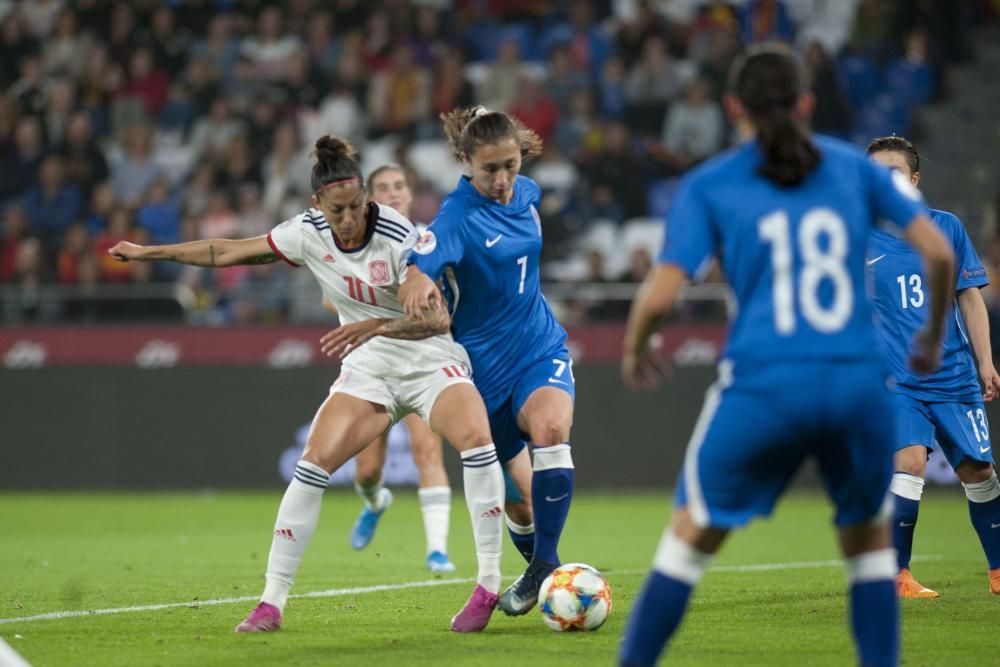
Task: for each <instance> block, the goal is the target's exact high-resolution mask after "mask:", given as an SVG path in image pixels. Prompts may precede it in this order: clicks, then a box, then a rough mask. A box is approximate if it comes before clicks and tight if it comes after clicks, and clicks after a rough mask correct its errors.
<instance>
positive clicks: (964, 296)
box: [958, 287, 1000, 401]
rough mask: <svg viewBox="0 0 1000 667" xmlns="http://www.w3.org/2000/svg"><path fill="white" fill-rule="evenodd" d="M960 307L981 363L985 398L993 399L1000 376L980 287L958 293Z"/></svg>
mask: <svg viewBox="0 0 1000 667" xmlns="http://www.w3.org/2000/svg"><path fill="white" fill-rule="evenodd" d="M958 308H959V310H961V311H962V319H963V320H964V321H965V328H966V330H967V331H968V334H969V342H970V343H972V351H973V352H975V353H976V360H977V361H978V365H979V379H980V380H981V381H982V383H983V398H984V399H985V400H987V401H992V400H993V399H994V398H996V397H997V394H998V392H1000V376H998V375H997V370H996V368H994V366H993V348H992V346H991V345H990V318H989V315H988V314H987V312H986V302H985V301H983V295H982V294H981V293H980V291H979V288H978V287H970V288H968V289H964V290H962V291H961V292H959V293H958Z"/></svg>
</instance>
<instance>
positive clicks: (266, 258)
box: [240, 252, 278, 264]
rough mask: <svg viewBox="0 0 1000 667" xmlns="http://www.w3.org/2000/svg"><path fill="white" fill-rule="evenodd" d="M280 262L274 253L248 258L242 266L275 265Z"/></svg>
mask: <svg viewBox="0 0 1000 667" xmlns="http://www.w3.org/2000/svg"><path fill="white" fill-rule="evenodd" d="M277 261H278V256H277V255H275V254H274V253H273V252H267V253H264V254H262V255H254V256H252V257H247V258H246V259H244V260H243V261H242V262H240V263H241V264H273V263H274V262H277Z"/></svg>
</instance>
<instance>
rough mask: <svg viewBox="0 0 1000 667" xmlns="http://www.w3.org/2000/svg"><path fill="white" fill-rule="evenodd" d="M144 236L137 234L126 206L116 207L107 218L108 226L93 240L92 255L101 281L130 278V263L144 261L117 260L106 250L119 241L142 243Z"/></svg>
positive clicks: (119, 281) (128, 280)
mask: <svg viewBox="0 0 1000 667" xmlns="http://www.w3.org/2000/svg"><path fill="white" fill-rule="evenodd" d="M144 239H145V237H144V236H142V235H140V234H137V233H136V231H135V229H134V227H133V225H132V214H131V213H129V211H128V209H126V208H122V207H119V208H116V209H115V210H114V211H112V212H111V217H110V218H108V228H107V229H106V230H104V232H103V233H101V234H100V235H99V236H98V237H97V238H96V239H95V240H94V245H93V252H94V255H95V256H96V257H97V259H98V262H99V263H100V268H101V271H100V273H101V281H102V282H106V283H127V282H130V281H131V280H132V265H133V264H143V263H144V262H119V261H118V260H116V259H115V258H114V257H112V256H111V255H109V254H108V250H109V249H111V248H113V247H114V246H115V244H117V243H120V242H121V241H130V242H132V243H142V242H143V241H144Z"/></svg>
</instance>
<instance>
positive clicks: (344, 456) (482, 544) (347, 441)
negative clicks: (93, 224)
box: [109, 136, 504, 632]
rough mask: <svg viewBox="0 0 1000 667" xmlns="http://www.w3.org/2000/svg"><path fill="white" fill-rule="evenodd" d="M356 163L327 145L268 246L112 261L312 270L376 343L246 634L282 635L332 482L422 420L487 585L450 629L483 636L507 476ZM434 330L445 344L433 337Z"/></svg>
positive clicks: (406, 239)
mask: <svg viewBox="0 0 1000 667" xmlns="http://www.w3.org/2000/svg"><path fill="white" fill-rule="evenodd" d="M355 156H356V151H355V150H354V148H353V147H352V146H351V145H350V143H348V142H347V141H346V140H344V139H341V138H339V137H335V136H326V137H322V138H321V139H319V140H318V141H317V142H316V158H317V161H316V164H315V165H314V166H313V169H312V187H313V190H314V192H313V197H312V204H313V207H312V208H309V209H307V210H306V211H304V212H303V213H301V214H299V215H297V216H295V217H294V218H292V219H290V220H286V221H285V222H283V223H281V224H280V225H278V226H277V227H275V228H274V229H273V230H271V232H270V233H269V234H267V235H265V236H258V237H255V238H251V239H242V240H226V239H209V240H203V241H192V242H188V243H179V244H174V245H164V246H140V245H136V244H133V243H128V242H122V243H119V244H117V245H115V246H114V247H113V248H111V249H110V250H109V253H110V254H111V255H113V256H114V257H116V258H117V259H119V260H122V261H130V260H154V259H165V260H171V261H175V262H179V263H182V264H192V265H195V266H212V267H216V266H233V265H237V264H261V263H270V262H275V261H277V260H278V259H282V260H285V261H286V262H288V263H290V264H292V265H293V266H306V267H307V268H308V269H309V270H310V271H311V272H312V274H313V276H314V277H315V278H316V280H317V281H318V282H319V284H320V286H321V288H322V290H323V294H324V296H325V297H326V298H327V299H328V300H329V301H330V302H331V303H332V304H333V305H334V306H335V307H336V308H337V310H338V311H339V313H340V318H341V323H342V326H347V327H352V328H355V329H356V328H357V327H356V326H352V323H355V324H361V325H362V326H363V327H364V332H363V338H364V340H365V341H368V343H367V344H366V345H364V346H363V347H362V348H361V349H358V350H356V351H354V352H353V353H352V354H350V355H349V356H348V357H347V358H346V359H345V361H344V363H343V365H342V368H341V373H340V376H339V377H338V378H337V380H336V382H334V384H333V386H332V387H331V389H330V395H329V396H328V397H327V399H326V400H325V401H324V402H323V404H322V405H321V406H320V408H319V410H318V411H317V413H316V416H315V417H314V419H313V423H312V427H311V428H310V431H309V437H308V439H307V441H306V449H305V452H304V453H303V455H302V459H301V460H300V461H299V462H298V464H297V465H296V468H295V474H294V477H293V479H292V481H291V483H290V484H289V485H288V490H287V491H286V492H285V495H284V497H283V498H282V501H281V505H280V506H279V508H278V518H277V521H276V522H275V528H274V536H273V539H272V543H271V552H270V555H269V556H268V562H267V571H266V573H265V580H266V585H265V588H264V592H263V594H262V595H261V600H260V603H259V604H258V605H257V606H256V607H255V608H254V609H253V611H251V612H250V615H249V616H248V617H247V619H246V620H245V621H244V622H243V623H241V624H240V625H239V626H237V628H236V631H237V632H266V631H270V630H277V629H278V628H280V627H281V620H282V612H283V610H284V607H285V603H286V601H287V599H288V594H289V591H290V589H291V587H292V583H293V582H294V580H295V574H296V572H297V571H298V569H299V565H300V564H301V562H302V557H303V555H304V553H305V550H306V547H307V546H308V544H309V541H310V540H311V538H312V535H313V533H314V532H315V529H316V524H317V522H318V520H319V512H320V506H321V501H322V497H323V492H324V491H325V490H326V486H327V480H328V478H329V475H330V473H332V472H333V471H334V470H336V469H337V468H339V467H340V466H342V465H343V464H344V463H345V462H346V461H348V460H349V459H350V458H352V457H353V456H355V455H357V454H358V453H359V452H360V451H361V450H362V449H364V448H365V447H366V446H368V444H369V443H371V441H372V440H374V439H375V438H376V437H377V436H379V435H381V434H382V433H384V432H385V431H386V430H387V429H388V428H389V427H390V426H391V425H392V424H393V423H395V422H396V421H398V420H399V419H401V418H403V417H404V416H406V415H407V414H410V413H416V414H419V415H420V416H421V417H422V418H423V419H425V420H426V421H428V422H429V423H430V425H431V427H432V428H433V429H434V430H435V431H436V432H437V433H438V434H440V435H441V436H442V437H444V438H445V439H446V440H448V442H450V443H452V445H453V446H454V447H455V448H456V449H457V450H458V451H459V453H460V454H461V457H462V464H463V477H464V487H465V498H466V503H467V505H468V508H469V513H470V515H471V517H472V528H473V535H474V538H475V543H476V556H477V560H478V565H479V574H478V577H477V584H476V588H475V589H474V591H473V593H472V596H471V597H470V598H469V601H468V602H467V603H466V605H465V607H463V608H462V610H461V611H460V612H459V613H458V614H456V615H455V617H454V618H453V619H452V624H451V627H452V630H454V631H456V632H478V631H480V630H482V629H483V628H485V627H486V625H487V624H488V623H489V618H490V614H491V613H492V610H493V607H494V606H495V604H496V599H497V592H498V591H499V588H500V552H501V545H500V543H501V532H502V529H503V510H502V509H501V508H502V507H503V505H504V482H503V474H502V473H501V470H500V464H499V462H498V461H497V455H496V448H495V447H494V444H493V439H492V437H491V435H490V430H489V424H488V421H487V415H486V409H485V407H484V405H483V401H482V399H481V398H480V396H479V393H478V391H477V390H476V388H475V387H474V386H473V384H472V382H471V380H470V375H471V370H470V368H469V358H468V356H467V355H466V353H465V350H464V349H463V348H462V347H461V346H460V345H458V344H457V343H455V341H454V339H453V338H452V337H451V334H450V333H449V332H448V331H449V327H450V318H449V316H448V313H447V310H446V308H445V306H444V303H443V299H442V298H439V299H437V300H436V301H434V302H433V303H432V304H431V306H430V307H429V308H428V309H426V310H424V311H422V312H420V313H418V314H416V315H415V316H413V317H407V316H406V315H405V314H404V312H403V308H402V307H401V306H400V305H399V302H398V300H397V296H396V295H397V292H398V290H399V286H400V280H401V279H402V278H403V277H404V276H405V273H406V258H407V256H408V254H409V252H410V250H411V249H412V247H413V245H414V244H415V243H416V241H417V238H418V234H417V231H416V229H415V228H414V226H413V224H412V223H410V221H409V220H407V219H406V218H404V217H403V216H402V215H400V214H399V213H397V212H395V211H394V210H393V209H391V208H388V207H386V206H381V205H379V204H377V203H375V202H370V201H369V200H368V195H367V193H366V191H365V187H364V179H363V177H362V175H361V168H360V166H359V165H358V162H357V159H356V157H355ZM428 332H433V333H434V334H436V335H434V336H433V337H431V338H426V336H427V334H428Z"/></svg>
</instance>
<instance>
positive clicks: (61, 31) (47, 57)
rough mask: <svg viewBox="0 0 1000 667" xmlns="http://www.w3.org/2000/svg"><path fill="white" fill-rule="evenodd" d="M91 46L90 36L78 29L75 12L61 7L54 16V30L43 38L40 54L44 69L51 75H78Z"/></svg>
mask: <svg viewBox="0 0 1000 667" xmlns="http://www.w3.org/2000/svg"><path fill="white" fill-rule="evenodd" d="M92 46H93V39H92V37H91V36H90V35H89V34H86V33H83V34H81V33H80V31H79V26H78V25H77V18H76V12H75V11H73V9H71V8H68V7H65V8H63V9H62V10H61V11H60V12H59V16H58V17H57V18H56V25H55V30H54V32H53V33H52V34H51V35H49V36H48V37H46V38H45V51H44V53H43V55H42V57H43V59H44V63H45V71H46V72H48V73H49V75H51V76H68V77H73V78H75V77H77V76H79V75H80V72H82V71H83V64H84V63H85V62H87V55H88V54H89V52H90V49H91V47H92Z"/></svg>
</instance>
